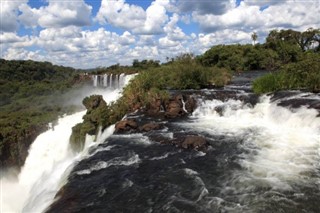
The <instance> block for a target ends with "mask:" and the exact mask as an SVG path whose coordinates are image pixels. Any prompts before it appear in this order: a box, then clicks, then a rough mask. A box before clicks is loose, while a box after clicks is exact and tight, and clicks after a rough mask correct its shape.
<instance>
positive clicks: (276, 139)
mask: <svg viewBox="0 0 320 213" xmlns="http://www.w3.org/2000/svg"><path fill="white" fill-rule="evenodd" d="M102 82H103V81H102ZM191 92H192V91H191ZM189 93H190V91H189ZM194 93H195V97H196V98H197V102H198V107H197V109H196V110H195V111H194V112H193V114H192V115H191V116H189V117H188V118H186V119H180V120H175V121H170V122H167V121H162V122H163V125H164V126H165V128H164V129H161V130H155V131H152V132H149V133H144V134H112V130H113V129H112V127H110V128H109V129H108V130H107V131H108V132H107V133H103V134H102V135H101V136H100V143H95V144H92V143H91V144H89V145H88V147H87V149H86V150H85V151H84V152H83V153H81V155H78V156H73V155H72V154H71V153H69V152H68V147H67V145H66V143H67V140H68V138H69V135H70V132H71V130H70V129H68V128H66V127H67V126H68V125H69V126H72V125H73V124H74V123H77V122H79V120H80V119H81V116H82V114H83V113H84V112H80V113H76V114H74V115H71V116H66V117H64V118H62V119H60V121H59V125H57V126H56V127H55V130H54V131H60V128H61V131H63V132H61V133H59V134H57V135H59V138H58V137H57V135H56V136H53V135H50V131H53V130H50V131H48V132H46V133H44V134H42V135H40V136H39V137H38V138H37V140H36V141H35V142H34V143H33V145H32V147H31V149H30V151H29V156H28V159H27V161H26V165H25V167H24V168H23V170H22V172H21V174H20V176H19V184H16V183H12V185H9V182H8V183H5V184H4V185H3V186H2V190H3V191H5V192H12V193H14V192H15V190H17V191H18V192H19V193H21V192H28V193H26V195H25V196H26V198H24V202H23V204H22V207H20V208H18V205H17V199H19V198H20V197H21V198H22V195H21V196H19V197H18V198H17V196H16V195H12V196H11V197H10V196H9V197H7V200H5V201H6V202H7V203H4V208H7V207H6V206H9V207H10V206H12V207H15V209H14V208H12V209H11V210H12V211H17V212H19V211H23V212H38V211H46V212H320V205H319V203H320V114H319V109H318V110H316V109H314V108H317V107H311V106H318V107H319V105H320V95H319V94H309V93H302V92H292V91H289V92H287V93H278V94H272V95H268V96H261V97H259V98H257V99H256V101H248V100H251V97H253V94H251V93H250V90H249V89H248V88H247V87H242V86H229V87H226V88H224V89H217V90H204V91H202V92H201V94H199V93H197V92H196V91H194ZM226 93H228V94H232V96H228V98H217V97H220V96H221V95H220V94H226ZM212 94H214V95H212ZM239 97H247V99H246V98H239ZM131 116H136V117H138V116H142V117H143V115H135V114H133V115H131ZM142 119H143V118H142ZM69 122H70V123H69ZM179 134H180V135H181V134H185V135H186V134H193V135H195V134H196V135H201V136H204V137H205V138H206V139H207V141H208V142H209V144H210V146H209V148H208V150H206V151H204V152H200V151H196V150H182V149H180V148H177V147H175V146H171V145H164V144H160V143H158V142H156V141H155V140H153V138H155V137H162V138H164V139H168V140H171V139H173V138H175V137H176V136H177V135H179ZM48 138H52V139H55V141H53V142H52V143H50V142H48ZM40 141H41V142H42V143H40ZM88 141H89V140H88ZM44 142H47V143H48V144H46V143H44ZM49 143H50V144H49ZM53 143H54V144H53ZM56 143H58V144H59V145H58V144H56ZM58 147H59V149H58ZM35 149H37V150H35ZM51 156H54V157H51ZM33 161H37V164H34V162H33ZM31 162H33V165H31ZM39 167H41V168H43V169H42V170H41V169H40V170H39V169H38V168H39ZM66 170H67V172H66ZM28 182H29V183H28ZM30 182H32V183H30ZM24 183H26V184H24ZM24 186H27V187H29V188H27V189H26V190H25V189H24V188H23V190H24V191H23V190H22V187H24ZM30 186H31V187H30ZM62 186H63V187H62ZM4 187H7V188H4ZM61 187H62V188H61ZM59 188H61V190H60V191H59V192H58V194H57V195H56V193H57V191H58V190H59ZM55 195H56V196H55ZM6 196H7V195H6ZM9 198H10V199H9ZM4 210H6V209H4ZM4 212H5V211H4Z"/></svg>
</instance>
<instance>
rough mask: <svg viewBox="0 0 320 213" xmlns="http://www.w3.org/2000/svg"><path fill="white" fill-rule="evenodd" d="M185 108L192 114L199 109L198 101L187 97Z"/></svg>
mask: <svg viewBox="0 0 320 213" xmlns="http://www.w3.org/2000/svg"><path fill="white" fill-rule="evenodd" d="M185 108H186V110H187V112H188V113H192V112H193V111H194V110H195V109H196V108H197V101H196V100H195V99H194V97H192V96H187V97H186V102H185Z"/></svg>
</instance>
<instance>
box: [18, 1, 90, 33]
mask: <svg viewBox="0 0 320 213" xmlns="http://www.w3.org/2000/svg"><path fill="white" fill-rule="evenodd" d="M48 3H49V4H48V5H47V6H42V7H40V8H39V9H36V8H30V6H28V5H23V6H21V7H20V11H21V15H20V16H19V20H20V22H21V23H23V24H24V25H25V26H27V27H35V26H37V25H40V26H41V27H43V28H62V27H66V26H88V25H90V23H91V10H92V7H91V6H89V5H87V4H86V3H85V2H84V1H83V0H73V1H58V0H48Z"/></svg>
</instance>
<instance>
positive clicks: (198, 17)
mask: <svg viewBox="0 0 320 213" xmlns="http://www.w3.org/2000/svg"><path fill="white" fill-rule="evenodd" d="M281 2H282V4H281V3H277V4H276V3H274V5H270V6H269V7H268V8H266V9H265V10H261V9H260V6H258V5H248V4H246V3H245V2H243V3H241V4H240V6H239V7H235V8H233V9H231V10H229V11H228V12H226V13H225V14H223V15H212V14H206V15H202V14H197V13H194V14H193V21H195V22H197V23H199V25H200V27H201V29H202V30H203V31H204V32H207V33H210V32H215V31H219V30H223V29H235V30H237V29H241V30H244V31H252V30H257V31H259V30H261V31H264V30H265V29H266V28H267V30H271V29H274V28H278V27H281V26H282V27H287V28H295V29H301V27H305V26H310V25H312V24H313V26H316V25H318V27H319V24H316V23H319V20H316V19H318V17H317V16H316V15H315V14H319V13H320V10H319V4H317V3H315V2H314V3H309V4H306V3H305V2H293V1H288V2H286V4H283V2H285V1H281ZM270 3H272V1H270Z"/></svg>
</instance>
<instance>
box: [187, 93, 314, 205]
mask: <svg viewBox="0 0 320 213" xmlns="http://www.w3.org/2000/svg"><path fill="white" fill-rule="evenodd" d="M299 96H300V97H301V96H302V95H299ZM217 109H219V110H217ZM317 115H318V112H317V111H316V110H314V109H307V108H306V107H301V108H298V109H294V110H291V109H288V108H284V107H280V106H277V105H276V103H271V102H270V99H269V97H266V96H264V97H262V98H261V101H260V103H258V104H257V105H256V106H255V107H254V108H252V107H250V106H248V105H246V104H244V103H243V102H241V101H236V100H229V101H227V102H221V101H219V100H213V101H203V102H202V104H201V105H200V107H198V109H197V110H196V111H195V112H194V114H193V119H194V120H193V122H192V123H189V124H187V123H185V124H183V126H188V127H189V128H190V129H194V130H196V131H199V132H203V133H205V134H209V135H224V136H225V137H229V138H234V139H235V140H237V141H239V144H238V147H239V148H241V149H243V150H245V151H244V152H242V153H241V154H240V156H239V160H238V163H239V164H240V165H241V166H242V169H241V170H239V171H238V172H234V174H233V175H232V176H231V177H230V178H229V180H227V181H226V182H225V183H224V186H225V189H224V190H223V192H225V194H230V193H231V192H232V193H236V194H242V195H243V196H244V197H246V196H245V194H246V193H248V192H253V191H255V193H257V191H259V188H265V189H266V188H268V189H270V190H277V191H278V192H283V191H284V192H296V193H299V191H300V190H299V188H301V187H308V186H310V184H311V185H312V184H316V185H317V186H319V183H320V174H319V169H320V164H319V161H320V117H317ZM235 140H233V141H235ZM223 192H222V193H223ZM255 196H256V198H255V199H258V200H259V199H265V198H266V196H267V195H266V194H263V195H261V197H259V194H258V193H257V194H256V195H255ZM260 201H261V200H260ZM255 202H257V200H256V201H255Z"/></svg>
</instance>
